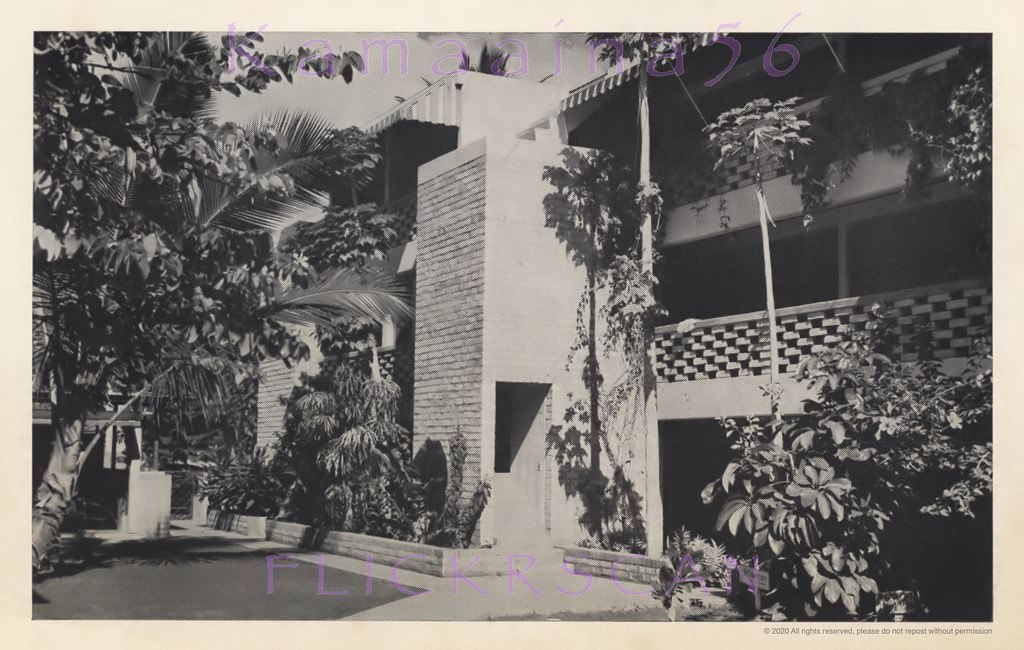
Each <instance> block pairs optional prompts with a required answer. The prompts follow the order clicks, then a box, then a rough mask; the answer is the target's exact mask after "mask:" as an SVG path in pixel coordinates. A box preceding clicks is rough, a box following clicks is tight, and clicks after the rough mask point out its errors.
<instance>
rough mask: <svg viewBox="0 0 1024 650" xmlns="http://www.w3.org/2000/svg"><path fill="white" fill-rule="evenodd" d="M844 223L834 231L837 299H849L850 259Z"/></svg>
mask: <svg viewBox="0 0 1024 650" xmlns="http://www.w3.org/2000/svg"><path fill="white" fill-rule="evenodd" d="M847 241H848V240H847V227H846V223H840V224H839V227H838V228H837V229H836V248H837V252H838V255H837V257H838V263H839V287H838V289H839V297H840V298H849V297H850V258H849V246H848V244H847Z"/></svg>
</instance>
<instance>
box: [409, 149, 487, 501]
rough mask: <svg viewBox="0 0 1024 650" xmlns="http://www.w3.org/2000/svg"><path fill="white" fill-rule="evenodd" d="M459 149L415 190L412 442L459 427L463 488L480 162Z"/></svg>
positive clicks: (474, 392) (478, 371)
mask: <svg viewBox="0 0 1024 650" xmlns="http://www.w3.org/2000/svg"><path fill="white" fill-rule="evenodd" d="M450 155H451V154H450ZM458 155H460V156H463V157H464V158H468V159H466V160H463V159H461V158H460V159H459V164H457V165H455V166H454V167H453V168H452V169H450V170H447V171H444V172H443V173H441V174H439V175H437V176H435V177H433V178H430V179H428V180H425V181H423V182H421V184H420V185H419V188H418V192H417V197H418V203H417V224H416V229H417V233H416V239H417V255H416V305H417V313H416V346H415V353H414V355H415V369H416V371H415V375H416V376H415V389H414V416H413V422H414V445H415V446H416V447H417V448H418V447H419V446H420V445H421V444H422V443H423V441H424V440H425V439H426V438H428V437H429V438H433V439H435V440H440V441H442V442H446V441H447V439H448V437H449V436H450V435H451V434H452V433H453V432H454V431H455V430H456V427H457V426H458V427H461V430H462V433H463V435H465V437H466V442H467V447H468V450H467V461H466V465H467V467H466V474H465V481H466V483H465V485H466V490H467V491H468V490H472V489H473V488H474V487H475V485H476V481H477V480H479V478H480V477H481V472H480V437H481V432H480V423H481V398H482V383H481V381H482V357H483V333H482V328H481V327H482V323H483V308H484V304H483V302H484V293H483V292H484V268H483V265H484V208H485V173H486V164H485V158H484V156H483V152H482V150H481V151H480V152H479V155H475V156H469V155H467V154H466V153H465V152H464V151H462V150H460V152H458Z"/></svg>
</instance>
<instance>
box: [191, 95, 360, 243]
mask: <svg viewBox="0 0 1024 650" xmlns="http://www.w3.org/2000/svg"><path fill="white" fill-rule="evenodd" d="M243 129H244V130H245V131H246V132H248V133H256V132H270V133H272V134H273V135H274V139H275V141H276V145H277V146H276V147H275V148H274V149H273V150H267V149H257V150H256V152H255V154H254V156H253V159H252V164H253V166H254V168H255V169H254V176H253V180H252V181H251V183H250V184H249V185H247V186H246V187H244V188H242V189H241V190H240V191H239V190H237V189H236V188H228V187H226V186H223V185H221V184H219V183H217V182H216V181H213V180H206V181H204V182H202V183H200V184H199V186H198V190H199V191H198V192H194V193H193V196H191V197H189V198H188V200H187V202H188V204H189V205H190V207H191V212H190V214H193V215H195V219H196V220H197V221H198V223H199V225H200V226H201V227H202V228H209V227H216V228H226V229H233V230H242V229H250V228H261V229H270V230H276V229H280V228H283V227H285V226H287V225H289V224H291V223H293V222H295V221H296V220H297V218H298V217H300V216H302V215H304V214H305V215H308V214H309V213H310V212H322V211H323V210H324V209H326V207H327V206H328V204H329V190H330V188H331V187H332V184H334V183H335V182H336V180H335V174H336V173H337V172H338V170H340V169H346V168H356V169H359V168H362V167H365V166H366V165H372V164H375V163H376V160H377V159H378V158H379V155H378V154H377V153H376V151H374V150H372V149H368V148H366V147H365V146H363V145H362V144H361V143H360V142H358V141H357V140H356V139H353V138H351V137H347V136H345V134H344V133H343V132H339V131H338V130H337V129H336V128H335V127H334V125H333V124H332V123H331V122H329V121H328V120H326V119H324V118H323V117H320V116H318V115H316V114H312V113H304V112H296V111H284V112H280V113H274V114H271V115H268V116H265V117H261V118H257V119H255V120H253V121H252V122H251V123H248V124H246V125H245V126H244V127H243ZM283 177H287V178H288V179H289V182H293V183H294V186H295V187H294V192H292V193H291V195H290V196H287V197H284V196H270V197H268V196H267V195H266V194H265V191H266V189H267V188H268V187H275V186H282V187H283V182H282V178H283Z"/></svg>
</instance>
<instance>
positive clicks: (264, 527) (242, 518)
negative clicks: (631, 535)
mask: <svg viewBox="0 0 1024 650" xmlns="http://www.w3.org/2000/svg"><path fill="white" fill-rule="evenodd" d="M206 525H207V526H209V527H210V528H216V529H217V530H229V531H233V532H238V533H241V534H243V535H247V536H249V537H263V538H265V539H267V540H269V541H272V542H278V543H281V544H287V545H289V546H295V547H297V548H304V549H315V550H321V551H325V552H327V553H331V554H333V555H341V556H344V557H350V558H354V559H357V560H367V559H368V558H371V557H372V561H373V562H374V563H375V564H377V565H383V566H391V567H393V566H395V564H396V563H399V562H401V567H400V568H402V569H405V570H408V571H415V572H417V573H425V574H427V575H432V576H438V577H443V578H450V577H452V576H453V575H454V573H455V570H456V568H458V570H459V571H460V572H461V575H465V576H495V575H507V574H508V572H509V567H508V563H509V560H508V557H509V554H508V553H505V552H503V551H500V550H498V549H493V548H463V549H455V548H444V547H441V546H433V545H431V544H420V543H417V542H403V541H400V540H395V539H387V538H385V537H375V536H373V535H362V534H360V533H348V532H342V531H338V530H332V531H323V530H316V529H314V528H312V527H311V526H306V525H303V524H297V523H291V522H286V521H277V520H274V519H270V520H268V519H267V518H266V517H251V516H246V515H233V514H230V513H225V512H221V511H219V510H214V509H211V510H209V511H208V514H207V519H206ZM515 566H516V568H518V569H519V570H521V571H525V570H526V568H527V566H528V564H527V562H526V560H525V559H522V560H519V561H517V563H516V565H515ZM597 575H601V574H597ZM623 579H628V578H626V577H625V575H623Z"/></svg>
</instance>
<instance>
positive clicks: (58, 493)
mask: <svg viewBox="0 0 1024 650" xmlns="http://www.w3.org/2000/svg"><path fill="white" fill-rule="evenodd" d="M54 413H55V414H54V416H53V429H54V440H53V450H52V451H51V452H50V462H49V464H48V465H47V467H46V472H45V473H44V474H43V479H42V481H41V482H40V484H39V488H38V489H37V490H36V499H35V504H34V505H33V507H32V570H33V571H38V570H39V568H40V566H41V565H42V562H43V559H44V558H45V557H46V555H47V553H49V552H50V549H51V548H52V547H53V546H54V544H55V542H56V541H57V538H58V534H59V532H60V526H61V524H62V523H63V522H64V516H65V515H66V514H67V511H68V506H69V505H71V498H72V497H73V496H74V494H75V481H76V478H77V476H78V456H79V454H80V453H81V450H82V428H83V427H84V425H85V416H84V415H81V414H76V415H72V416H59V415H57V414H56V413H57V409H56V408H55V409H54Z"/></svg>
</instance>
